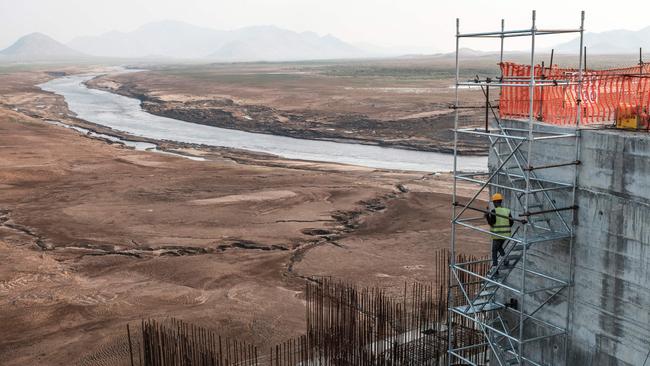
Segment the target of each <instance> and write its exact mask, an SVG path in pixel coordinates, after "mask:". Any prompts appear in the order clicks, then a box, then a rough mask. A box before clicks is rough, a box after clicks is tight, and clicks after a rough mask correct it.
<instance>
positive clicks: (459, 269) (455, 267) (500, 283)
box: [452, 264, 521, 295]
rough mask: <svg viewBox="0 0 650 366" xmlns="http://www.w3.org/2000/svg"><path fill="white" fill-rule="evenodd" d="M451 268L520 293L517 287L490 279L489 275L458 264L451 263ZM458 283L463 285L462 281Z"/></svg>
mask: <svg viewBox="0 0 650 366" xmlns="http://www.w3.org/2000/svg"><path fill="white" fill-rule="evenodd" d="M452 268H453V269H455V270H457V271H461V272H464V273H467V274H469V275H472V276H474V277H477V278H480V279H482V280H483V281H487V282H489V283H491V284H493V285H496V286H498V287H502V288H505V289H506V290H508V291H512V292H514V293H516V294H517V295H521V291H520V290H517V289H516V288H514V287H510V286H508V285H506V284H504V283H502V282H498V281H495V280H493V279H491V278H489V277H486V276H483V275H480V274H478V273H476V272H473V271H470V270H469V269H466V268H463V267H460V265H458V264H456V265H453V266H452ZM459 283H460V285H461V286H462V285H463V282H459Z"/></svg>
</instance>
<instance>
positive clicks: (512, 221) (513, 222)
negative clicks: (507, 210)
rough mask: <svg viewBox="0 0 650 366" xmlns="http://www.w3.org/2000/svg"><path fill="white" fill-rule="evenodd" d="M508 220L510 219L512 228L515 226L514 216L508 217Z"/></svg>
mask: <svg viewBox="0 0 650 366" xmlns="http://www.w3.org/2000/svg"><path fill="white" fill-rule="evenodd" d="M508 219H510V226H512V225H514V224H515V221H514V220H513V219H512V214H509V215H508Z"/></svg>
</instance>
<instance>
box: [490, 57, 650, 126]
mask: <svg viewBox="0 0 650 366" xmlns="http://www.w3.org/2000/svg"><path fill="white" fill-rule="evenodd" d="M501 70H502V72H503V82H504V83H507V84H522V85H527V84H528V83H529V81H530V72H531V67H530V65H521V64H515V63H511V62H505V63H502V64H501ZM533 72H534V73H535V79H536V80H537V81H538V82H542V80H543V82H544V83H553V82H554V81H557V82H565V81H566V82H568V85H548V84H545V85H544V86H537V87H535V88H534V95H533V97H534V99H533V115H534V117H535V118H536V119H538V120H541V121H544V122H546V123H551V124H556V125H575V124H576V119H577V109H576V106H577V105H578V100H581V108H582V116H581V124H583V125H590V124H606V123H613V122H614V120H615V119H616V110H617V109H618V108H619V106H621V105H625V106H629V108H632V109H635V110H636V111H637V113H639V114H647V113H648V111H650V64H648V65H643V66H633V67H627V68H620V69H608V70H587V71H584V72H583V83H582V95H580V92H579V86H578V85H577V82H578V79H579V75H578V70H575V69H561V68H558V67H557V65H553V66H552V67H550V68H549V67H545V68H542V67H541V66H539V65H537V66H535V69H534V71H533ZM499 112H500V115H501V117H502V118H528V116H529V114H530V88H528V87H520V86H504V87H502V89H501V97H500V103H499Z"/></svg>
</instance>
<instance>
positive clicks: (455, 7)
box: [0, 0, 650, 51]
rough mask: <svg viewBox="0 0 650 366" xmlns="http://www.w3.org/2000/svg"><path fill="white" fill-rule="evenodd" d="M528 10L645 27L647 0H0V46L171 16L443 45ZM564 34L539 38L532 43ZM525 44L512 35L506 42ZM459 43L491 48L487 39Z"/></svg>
mask: <svg viewBox="0 0 650 366" xmlns="http://www.w3.org/2000/svg"><path fill="white" fill-rule="evenodd" d="M533 8H535V9H537V13H538V21H539V25H540V26H541V27H545V28H550V27H577V26H578V24H579V11H580V10H582V9H584V10H585V11H586V12H587V20H586V28H587V30H589V31H604V30H611V29H630V30H638V29H641V28H644V27H647V26H650V16H648V15H649V14H650V2H649V1H648V0H635V1H629V0H619V1H602V0H589V1H571V0H561V1H560V0H545V1H534V2H533V1H524V0H490V1H479V0H445V1H437V0H400V1H394V0H327V1H325V0H231V1H223V0H0V30H1V32H0V48H4V47H6V46H8V45H10V44H11V43H12V42H13V41H14V40H16V39H17V38H18V37H20V36H22V35H24V34H27V33H31V32H42V33H45V34H48V35H50V36H52V37H54V38H55V39H57V40H59V41H62V42H68V41H70V40H71V39H73V38H74V37H76V36H80V35H95V34H100V33H103V32H107V31H110V30H120V31H131V30H134V29H136V28H137V27H139V26H140V25H142V24H144V23H147V22H152V21H157V20H165V19H174V20H181V21H185V22H189V23H192V24H196V25H201V26H207V27H211V28H216V29H234V28H240V27H245V26H250V25H270V24H272V25H277V26H279V27H282V28H287V29H291V30H295V31H307V30H309V31H314V32H317V33H319V34H328V33H329V34H333V35H335V36H337V37H339V38H341V39H343V40H345V41H349V42H365V43H372V44H375V45H380V46H392V47H395V46H400V47H402V48H404V47H410V48H413V49H417V50H421V51H433V50H438V51H449V50H452V49H453V47H454V38H453V34H454V21H455V18H456V17H459V18H461V30H462V31H473V30H492V29H495V30H496V29H497V28H498V26H499V22H500V19H501V18H502V17H503V18H505V19H506V26H507V27H508V28H518V29H520V28H522V27H528V26H529V24H530V11H531V10H532V9H533ZM564 40H566V38H557V37H556V38H553V39H549V38H545V39H542V40H540V41H539V44H540V46H542V47H544V46H551V45H553V44H556V43H559V42H562V41H564ZM526 45H527V43H525V44H524V43H521V41H516V42H515V43H511V44H509V45H507V46H508V47H509V48H518V49H522V48H524V47H526ZM465 46H468V47H472V48H478V49H495V48H497V47H498V46H497V44H496V43H495V42H493V43H490V42H489V41H488V42H483V43H480V44H474V43H466V44H465Z"/></svg>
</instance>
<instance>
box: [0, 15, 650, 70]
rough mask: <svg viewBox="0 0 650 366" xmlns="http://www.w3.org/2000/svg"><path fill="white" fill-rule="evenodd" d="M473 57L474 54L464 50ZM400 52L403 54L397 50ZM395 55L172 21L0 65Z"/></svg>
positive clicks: (619, 36) (633, 44) (591, 37)
mask: <svg viewBox="0 0 650 366" xmlns="http://www.w3.org/2000/svg"><path fill="white" fill-rule="evenodd" d="M578 45H579V41H578V39H574V40H571V41H569V42H566V43H562V44H560V45H557V46H555V47H554V48H555V49H556V50H557V51H559V52H562V53H575V52H577V51H578ZM585 45H586V46H587V47H588V52H589V53H590V54H592V55H594V54H619V53H625V54H629V53H634V52H637V51H638V49H639V47H643V48H645V49H646V50H650V27H647V28H644V29H641V30H639V31H629V30H613V31H607V32H602V33H586V34H585ZM463 52H464V53H467V54H469V55H474V54H476V55H474V56H476V57H478V56H479V55H481V54H484V53H483V52H480V51H473V50H464V51H463ZM402 53H403V52H402ZM402 53H399V51H395V50H393V51H391V50H389V49H382V48H380V47H376V46H373V45H368V44H351V43H347V42H344V41H342V40H340V39H338V38H336V37H334V36H332V35H325V36H320V35H318V34H316V33H313V32H294V31H290V30H286V29H281V28H278V27H275V26H254V27H246V28H241V29H236V30H230V31H223V30H216V29H212V28H206V27H198V26H195V25H192V24H188V23H183V22H178V21H171V20H167V21H161V22H154V23H148V24H145V25H143V26H141V27H140V28H138V29H136V30H134V31H131V32H118V31H111V32H108V33H104V34H101V35H97V36H85V37H78V38H75V39H73V40H72V41H71V42H69V43H68V44H62V43H60V42H58V41H56V40H54V39H52V38H50V37H48V36H46V35H44V34H41V33H32V34H28V35H26V36H24V37H21V38H20V39H18V40H17V41H16V42H15V43H14V44H13V45H11V46H10V47H8V48H6V49H4V50H2V51H0V61H9V62H41V61H76V60H80V59H92V58H94V57H104V58H119V59H124V58H129V59H142V58H158V59H188V60H189V59H193V60H197V59H198V60H206V61H225V62H235V61H295V60H318V59H344V58H348V59H351V58H364V57H386V56H399V55H400V54H402Z"/></svg>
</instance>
